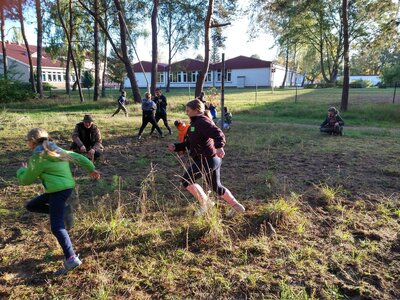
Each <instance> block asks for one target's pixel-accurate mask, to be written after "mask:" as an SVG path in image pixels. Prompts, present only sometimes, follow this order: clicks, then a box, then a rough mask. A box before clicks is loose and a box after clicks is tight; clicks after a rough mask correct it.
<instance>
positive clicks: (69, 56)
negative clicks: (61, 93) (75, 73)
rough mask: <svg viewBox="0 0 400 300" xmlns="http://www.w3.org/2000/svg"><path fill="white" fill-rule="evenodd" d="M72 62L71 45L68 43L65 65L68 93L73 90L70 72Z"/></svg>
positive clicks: (66, 89)
mask: <svg viewBox="0 0 400 300" xmlns="http://www.w3.org/2000/svg"><path fill="white" fill-rule="evenodd" d="M70 62H71V45H68V51H67V64H66V66H65V92H66V94H67V95H69V93H70V92H71V74H70V70H69V69H70Z"/></svg>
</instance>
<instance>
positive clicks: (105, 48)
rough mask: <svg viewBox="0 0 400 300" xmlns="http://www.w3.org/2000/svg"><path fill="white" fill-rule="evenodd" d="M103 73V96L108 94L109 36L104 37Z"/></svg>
mask: <svg viewBox="0 0 400 300" xmlns="http://www.w3.org/2000/svg"><path fill="white" fill-rule="evenodd" d="M103 65H104V66H103V74H102V75H101V97H103V98H104V97H105V96H106V71H107V38H106V37H105V38H104V62H103Z"/></svg>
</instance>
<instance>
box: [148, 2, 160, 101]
mask: <svg viewBox="0 0 400 300" xmlns="http://www.w3.org/2000/svg"><path fill="white" fill-rule="evenodd" d="M158 4H159V1H158V0H153V11H152V13H151V47H152V49H151V53H152V59H151V84H150V91H151V93H152V94H153V95H154V94H155V90H156V87H157V66H158V42H157V17H158Z"/></svg>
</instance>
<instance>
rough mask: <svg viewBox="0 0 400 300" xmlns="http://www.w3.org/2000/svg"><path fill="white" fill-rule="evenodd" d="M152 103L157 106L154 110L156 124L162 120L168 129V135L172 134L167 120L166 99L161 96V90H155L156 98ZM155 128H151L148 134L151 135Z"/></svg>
mask: <svg viewBox="0 0 400 300" xmlns="http://www.w3.org/2000/svg"><path fill="white" fill-rule="evenodd" d="M153 101H154V102H155V104H156V105H157V110H156V116H155V119H156V122H157V124H158V121H160V119H161V120H163V122H164V126H165V127H166V128H167V129H168V132H169V134H172V131H171V127H169V124H168V119H167V98H166V97H165V96H164V95H163V94H162V92H161V89H159V88H158V89H156V96H155V97H154V99H153ZM154 129H155V127H154V126H153V127H152V128H151V131H150V134H153V132H154Z"/></svg>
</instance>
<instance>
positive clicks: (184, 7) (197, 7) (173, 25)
mask: <svg viewBox="0 0 400 300" xmlns="http://www.w3.org/2000/svg"><path fill="white" fill-rule="evenodd" d="M202 9H203V4H199V3H193V1H190V0H181V1H174V0H164V1H161V2H160V12H159V20H160V25H159V26H160V29H161V31H162V33H163V37H164V41H165V42H166V44H167V47H168V67H167V85H166V88H165V90H166V92H169V91H170V73H171V64H172V60H173V59H174V57H175V56H176V54H178V53H180V52H181V51H183V50H186V49H187V48H188V45H189V43H191V41H193V40H200V34H201V32H202V30H203V28H202V27H203V25H202V21H201V20H202V13H201V11H202ZM198 45H199V43H195V44H194V46H195V48H197V46H198Z"/></svg>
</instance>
